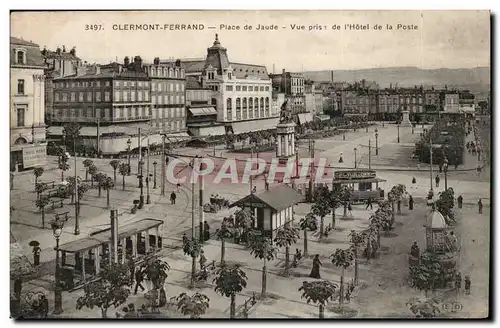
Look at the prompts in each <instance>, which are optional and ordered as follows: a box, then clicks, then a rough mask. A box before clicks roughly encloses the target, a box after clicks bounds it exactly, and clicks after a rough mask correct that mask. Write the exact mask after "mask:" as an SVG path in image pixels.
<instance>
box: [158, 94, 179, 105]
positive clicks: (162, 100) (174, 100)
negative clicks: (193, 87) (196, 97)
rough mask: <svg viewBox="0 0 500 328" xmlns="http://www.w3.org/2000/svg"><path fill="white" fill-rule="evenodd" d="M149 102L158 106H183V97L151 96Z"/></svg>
mask: <svg viewBox="0 0 500 328" xmlns="http://www.w3.org/2000/svg"><path fill="white" fill-rule="evenodd" d="M151 102H152V103H153V104H158V105H174V104H184V96H183V95H176V96H172V95H170V96H167V95H163V96H155V95H153V96H151Z"/></svg>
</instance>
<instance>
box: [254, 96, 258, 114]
mask: <svg viewBox="0 0 500 328" xmlns="http://www.w3.org/2000/svg"><path fill="white" fill-rule="evenodd" d="M253 109H254V117H255V118H257V117H259V98H255V99H254V103H253Z"/></svg>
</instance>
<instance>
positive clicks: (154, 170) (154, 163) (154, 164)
mask: <svg viewBox="0 0 500 328" xmlns="http://www.w3.org/2000/svg"><path fill="white" fill-rule="evenodd" d="M156 164H158V163H157V162H156V161H154V162H153V189H156Z"/></svg>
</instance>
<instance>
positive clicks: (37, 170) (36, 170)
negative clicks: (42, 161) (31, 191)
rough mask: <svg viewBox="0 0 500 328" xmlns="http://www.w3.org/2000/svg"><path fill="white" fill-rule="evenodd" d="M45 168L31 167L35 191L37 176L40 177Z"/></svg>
mask: <svg viewBox="0 0 500 328" xmlns="http://www.w3.org/2000/svg"><path fill="white" fill-rule="evenodd" d="M44 171H45V170H44V169H43V167H35V168H34V169H33V174H34V175H35V191H36V185H37V184H38V178H40V177H41V176H42V175H43V172H44Z"/></svg>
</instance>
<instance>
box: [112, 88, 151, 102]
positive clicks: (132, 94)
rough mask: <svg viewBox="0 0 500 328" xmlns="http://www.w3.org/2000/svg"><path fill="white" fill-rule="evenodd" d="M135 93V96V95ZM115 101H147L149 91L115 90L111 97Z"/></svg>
mask: <svg viewBox="0 0 500 328" xmlns="http://www.w3.org/2000/svg"><path fill="white" fill-rule="evenodd" d="M136 95H137V97H136ZM113 101H115V102H134V101H149V91H148V90H144V91H139V90H138V91H129V90H127V91H115V95H114V98H113Z"/></svg>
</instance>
